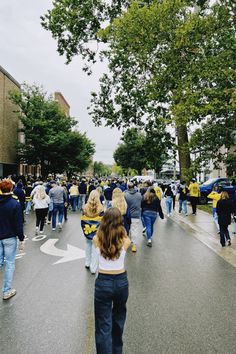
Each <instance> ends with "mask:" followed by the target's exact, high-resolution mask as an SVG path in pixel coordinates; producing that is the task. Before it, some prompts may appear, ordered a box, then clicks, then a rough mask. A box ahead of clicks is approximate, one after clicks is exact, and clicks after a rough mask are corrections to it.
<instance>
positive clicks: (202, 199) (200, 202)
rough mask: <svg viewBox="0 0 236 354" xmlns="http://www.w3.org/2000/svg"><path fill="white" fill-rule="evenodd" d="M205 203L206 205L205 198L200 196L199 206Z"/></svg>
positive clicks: (206, 200)
mask: <svg viewBox="0 0 236 354" xmlns="http://www.w3.org/2000/svg"><path fill="white" fill-rule="evenodd" d="M207 203H208V199H207V196H205V195H201V197H200V198H199V204H207Z"/></svg>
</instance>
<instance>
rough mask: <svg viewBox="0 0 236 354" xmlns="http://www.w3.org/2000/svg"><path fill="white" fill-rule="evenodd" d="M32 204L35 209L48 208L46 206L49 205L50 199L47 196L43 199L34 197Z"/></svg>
mask: <svg viewBox="0 0 236 354" xmlns="http://www.w3.org/2000/svg"><path fill="white" fill-rule="evenodd" d="M33 203H34V208H35V209H45V208H48V205H49V204H50V198H49V196H48V195H46V197H45V198H44V199H38V198H36V196H34V199H33Z"/></svg>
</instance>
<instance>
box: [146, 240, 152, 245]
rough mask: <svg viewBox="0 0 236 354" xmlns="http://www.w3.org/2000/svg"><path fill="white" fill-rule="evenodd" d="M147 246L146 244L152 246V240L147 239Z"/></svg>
mask: <svg viewBox="0 0 236 354" xmlns="http://www.w3.org/2000/svg"><path fill="white" fill-rule="evenodd" d="M147 246H148V247H152V240H151V239H149V240H148V241H147Z"/></svg>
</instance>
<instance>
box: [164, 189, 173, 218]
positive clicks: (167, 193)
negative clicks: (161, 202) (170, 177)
mask: <svg viewBox="0 0 236 354" xmlns="http://www.w3.org/2000/svg"><path fill="white" fill-rule="evenodd" d="M164 196H165V198H166V212H167V216H171V212H172V203H173V192H172V190H171V186H168V187H167V188H166V191H165V194H164Z"/></svg>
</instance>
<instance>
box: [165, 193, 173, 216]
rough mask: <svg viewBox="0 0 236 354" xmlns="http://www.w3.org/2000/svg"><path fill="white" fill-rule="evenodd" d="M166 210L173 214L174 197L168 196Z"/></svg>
mask: <svg viewBox="0 0 236 354" xmlns="http://www.w3.org/2000/svg"><path fill="white" fill-rule="evenodd" d="M166 211H167V214H171V211H172V198H171V197H166Z"/></svg>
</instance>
